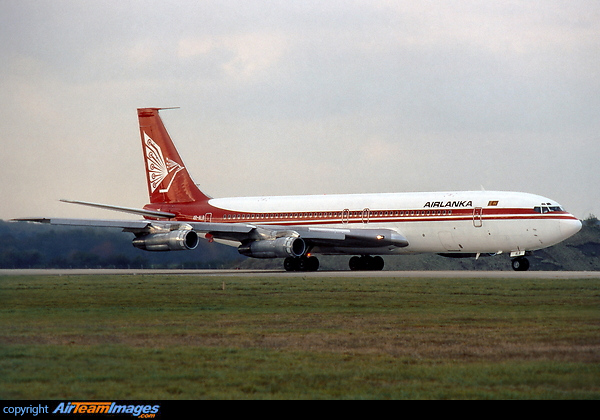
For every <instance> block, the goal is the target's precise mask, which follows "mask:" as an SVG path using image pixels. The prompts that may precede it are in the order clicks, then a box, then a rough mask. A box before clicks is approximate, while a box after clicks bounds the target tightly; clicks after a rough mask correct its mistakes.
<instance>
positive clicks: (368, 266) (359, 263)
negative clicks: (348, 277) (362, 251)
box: [348, 255, 385, 271]
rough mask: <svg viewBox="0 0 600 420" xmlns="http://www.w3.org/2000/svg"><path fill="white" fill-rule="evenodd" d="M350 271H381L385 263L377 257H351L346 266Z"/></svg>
mask: <svg viewBox="0 0 600 420" xmlns="http://www.w3.org/2000/svg"><path fill="white" fill-rule="evenodd" d="M348 265H349V266H350V270H352V271H381V270H383V266H384V265H385V262H384V261H383V258H381V257H380V256H379V255H378V256H376V257H371V256H370V255H363V256H362V257H352V258H350V262H349V264H348Z"/></svg>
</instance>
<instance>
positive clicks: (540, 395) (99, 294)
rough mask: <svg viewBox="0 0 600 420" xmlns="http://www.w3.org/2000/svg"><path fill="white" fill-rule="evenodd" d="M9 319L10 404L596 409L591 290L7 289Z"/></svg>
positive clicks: (96, 279)
mask: <svg viewBox="0 0 600 420" xmlns="http://www.w3.org/2000/svg"><path fill="white" fill-rule="evenodd" d="M223 286H224V287H223ZM0 314H1V315H0V372H1V375H0V398H2V399H95V400H109V399H200V398H205V399H442V398H448V399H599V398H600V363H599V362H600V285H599V284H597V281H596V280H529V279H520V280H508V279H507V280H498V279H418V278H415V279H406V278H402V279H400V278H398V279H394V278H326V277H324V278H310V279H302V278H289V277H286V276H285V275H284V274H282V275H281V277H264V278H257V277H248V278H243V277H202V276H163V275H137V276H102V275H98V276H43V277H42V276H40V277H36V276H18V277H17V276H15V277H11V276H4V277H0Z"/></svg>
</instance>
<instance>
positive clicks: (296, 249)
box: [238, 236, 306, 258]
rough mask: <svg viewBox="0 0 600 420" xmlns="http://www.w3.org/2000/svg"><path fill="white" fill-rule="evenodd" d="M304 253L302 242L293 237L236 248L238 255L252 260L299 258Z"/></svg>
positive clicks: (266, 240) (251, 243)
mask: <svg viewBox="0 0 600 420" xmlns="http://www.w3.org/2000/svg"><path fill="white" fill-rule="evenodd" d="M305 251H306V244H305V243H304V240H303V239H302V238H298V237H295V236H284V237H281V238H277V239H265V240H261V241H254V242H250V243H248V244H245V245H241V246H240V247H239V248H238V252H239V253H240V254H242V255H245V256H247V257H254V258H285V257H300V256H302V255H304V252H305Z"/></svg>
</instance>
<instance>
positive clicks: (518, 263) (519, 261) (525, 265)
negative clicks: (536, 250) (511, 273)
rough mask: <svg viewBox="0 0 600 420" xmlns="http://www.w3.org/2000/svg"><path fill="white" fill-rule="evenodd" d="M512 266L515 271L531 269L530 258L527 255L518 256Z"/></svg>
mask: <svg viewBox="0 0 600 420" xmlns="http://www.w3.org/2000/svg"><path fill="white" fill-rule="evenodd" d="M512 268H513V270H515V271H527V270H529V260H528V259H527V258H525V257H518V258H515V259H514V260H512Z"/></svg>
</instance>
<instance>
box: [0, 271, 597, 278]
mask: <svg viewBox="0 0 600 420" xmlns="http://www.w3.org/2000/svg"><path fill="white" fill-rule="evenodd" d="M81 275H188V276H204V277H205V276H211V277H212V276H214V277H232V276H233V277H281V276H285V277H290V278H293V277H295V278H297V277H302V278H323V277H324V278H328V277H331V278H335V277H356V278H415V277H417V278H457V279H458V278H464V279H472V278H486V279H490V278H497V279H505V278H506V279H518V278H523V279H600V271H461V270H448V271H349V270H347V271H346V270H340V271H313V272H287V271H283V270H173V269H154V270H153V269H144V270H142V269H16V270H5V269H2V270H0V276H81Z"/></svg>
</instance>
